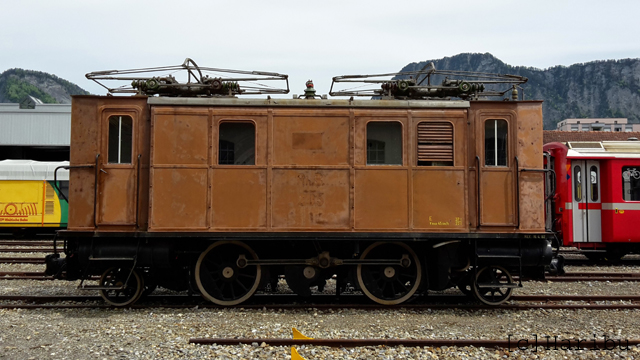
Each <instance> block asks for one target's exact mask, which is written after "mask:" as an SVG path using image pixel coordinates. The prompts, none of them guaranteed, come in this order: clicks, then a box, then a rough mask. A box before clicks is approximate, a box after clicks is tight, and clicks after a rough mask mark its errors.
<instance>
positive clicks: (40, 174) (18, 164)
mask: <svg viewBox="0 0 640 360" xmlns="http://www.w3.org/2000/svg"><path fill="white" fill-rule="evenodd" d="M58 166H69V162H68V161H56V162H54V161H34V160H2V161H0V180H54V179H53V178H54V171H55V169H56V168H57V167H58ZM58 180H60V181H66V180H69V170H67V169H60V170H58Z"/></svg>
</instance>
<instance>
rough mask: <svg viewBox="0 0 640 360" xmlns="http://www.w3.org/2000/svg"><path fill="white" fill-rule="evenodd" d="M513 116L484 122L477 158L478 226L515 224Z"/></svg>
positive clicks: (488, 119)
mask: <svg viewBox="0 0 640 360" xmlns="http://www.w3.org/2000/svg"><path fill="white" fill-rule="evenodd" d="M510 120H511V117H510V116H504V117H503V118H502V119H496V118H494V117H491V118H487V119H486V120H484V121H482V122H481V124H482V128H481V130H480V131H481V132H480V134H482V136H483V137H484V142H482V143H481V144H482V146H483V148H482V149H478V150H479V151H478V153H480V154H483V156H482V158H481V157H479V156H478V157H476V161H477V162H478V167H479V170H480V171H479V179H478V192H479V206H478V209H479V210H480V214H479V225H480V226H516V225H517V220H518V218H517V216H518V215H517V213H516V209H515V196H516V195H515V194H516V191H515V181H516V174H515V168H516V162H515V160H514V157H513V155H512V151H511V150H510V149H511V148H512V147H513V144H511V143H512V142H513V141H512V138H510V136H509V134H510V133H511V126H512V124H513V122H512V121H510ZM479 145H480V144H479Z"/></svg>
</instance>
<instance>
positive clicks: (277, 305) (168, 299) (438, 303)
mask: <svg viewBox="0 0 640 360" xmlns="http://www.w3.org/2000/svg"><path fill="white" fill-rule="evenodd" d="M302 300H304V299H302ZM339 300H340V302H339V303H338V302H336V297H335V296H334V295H321V296H315V297H314V301H317V302H314V303H313V304H309V303H301V302H300V301H301V299H300V298H299V297H298V296H296V295H256V296H255V297H254V298H253V299H252V300H251V301H250V302H249V303H244V304H242V305H241V306H238V307H236V308H242V309H288V310H295V309H310V308H313V309H319V310H339V309H365V310H385V309H387V310H388V309H399V308H401V309H411V310H420V309H432V310H436V309H464V310H497V309H500V310H514V311H522V310H535V309H589V310H616V309H617V310H622V309H634V310H635V309H640V295H620V296H615V295H606V296H603V295H592V296H578V295H514V296H512V297H511V303H509V304H503V305H500V306H495V307H492V306H487V305H479V304H478V303H475V302H473V300H472V299H470V298H469V297H467V296H464V295H432V296H426V297H423V298H421V299H417V300H416V302H414V303H409V304H402V305H397V306H384V305H379V304H371V303H370V302H369V301H368V300H367V298H366V297H365V296H363V295H349V296H341V297H340V299H339ZM0 302H5V303H0V309H88V308H90V309H93V308H103V309H108V308H115V307H113V306H111V305H107V304H104V303H102V298H101V297H100V296H77V295H73V296H22V295H5V296H0ZM9 302H10V303H9ZM56 302H65V304H55V303H56ZM96 302H98V303H99V304H95V303H96ZM514 302H516V303H514ZM517 302H522V303H517ZM613 302H615V303H613ZM52 303H54V304H52ZM87 303H90V304H87ZM194 307H197V308H205V309H209V308H210V309H218V308H221V307H220V306H218V305H215V304H212V303H210V302H206V301H205V300H204V299H202V298H201V297H200V296H199V295H192V296H188V295H169V296H163V295H153V296H149V297H147V298H145V299H142V300H141V301H140V302H138V303H137V304H136V305H132V306H128V307H127V308H130V309H147V308H176V309H189V308H194Z"/></svg>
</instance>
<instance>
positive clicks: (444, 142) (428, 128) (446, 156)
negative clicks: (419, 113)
mask: <svg viewBox="0 0 640 360" xmlns="http://www.w3.org/2000/svg"><path fill="white" fill-rule="evenodd" d="M418 166H453V124H451V123H448V122H426V121H423V122H421V123H419V124H418Z"/></svg>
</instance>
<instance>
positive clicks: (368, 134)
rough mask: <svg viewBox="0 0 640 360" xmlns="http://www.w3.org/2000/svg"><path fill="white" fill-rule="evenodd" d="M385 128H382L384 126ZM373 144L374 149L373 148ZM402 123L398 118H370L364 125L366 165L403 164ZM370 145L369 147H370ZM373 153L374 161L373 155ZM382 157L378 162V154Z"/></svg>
mask: <svg viewBox="0 0 640 360" xmlns="http://www.w3.org/2000/svg"><path fill="white" fill-rule="evenodd" d="M385 126H386V127H388V128H387V129H383V128H384V127H385ZM373 144H375V149H373ZM404 145H405V140H404V124H403V123H402V121H399V120H372V121H368V122H367V123H366V125H365V164H366V166H404V151H405V150H404ZM370 147H371V149H370ZM381 148H382V149H381ZM374 153H375V154H376V155H375V162H373V160H374V156H372V155H373V154H374ZM381 153H382V156H383V157H384V159H383V160H382V162H380V154H381Z"/></svg>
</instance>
